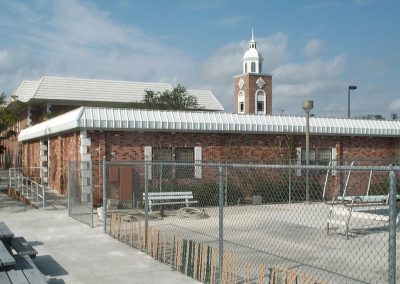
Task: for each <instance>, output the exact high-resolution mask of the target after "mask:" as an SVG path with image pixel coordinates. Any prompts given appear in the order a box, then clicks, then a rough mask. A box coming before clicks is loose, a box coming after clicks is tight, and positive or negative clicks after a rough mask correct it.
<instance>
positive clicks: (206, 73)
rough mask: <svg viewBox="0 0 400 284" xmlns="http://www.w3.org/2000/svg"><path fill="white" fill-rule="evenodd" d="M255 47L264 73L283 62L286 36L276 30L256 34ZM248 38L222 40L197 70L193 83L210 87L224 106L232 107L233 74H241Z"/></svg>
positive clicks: (285, 55) (285, 57)
mask: <svg viewBox="0 0 400 284" xmlns="http://www.w3.org/2000/svg"><path fill="white" fill-rule="evenodd" d="M256 40H257V49H258V50H259V51H260V52H261V54H262V55H263V58H264V63H263V64H264V67H263V70H264V71H265V72H266V73H270V72H269V71H271V70H272V68H275V67H277V66H279V65H280V64H283V62H285V60H287V58H288V50H287V41H288V37H287V36H286V35H285V34H283V33H276V34H273V35H271V36H268V37H259V38H256ZM248 45H249V41H248V40H243V41H240V42H234V43H229V44H226V45H224V46H222V47H220V48H218V49H217V50H215V51H214V52H213V53H212V54H211V55H210V56H209V57H208V58H207V59H206V60H205V62H204V63H203V64H201V67H200V69H199V70H198V72H199V76H198V77H197V81H196V82H194V84H198V85H197V87H203V88H212V91H213V93H214V94H215V95H216V96H217V98H218V99H219V100H220V101H221V103H223V104H224V106H225V110H226V111H228V112H230V111H232V110H233V100H232V99H233V77H234V76H235V75H240V74H242V62H243V54H244V53H245V51H246V50H247V49H248V48H249V46H248Z"/></svg>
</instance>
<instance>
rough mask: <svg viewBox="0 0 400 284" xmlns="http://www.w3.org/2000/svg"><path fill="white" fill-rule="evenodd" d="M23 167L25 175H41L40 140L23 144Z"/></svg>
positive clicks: (32, 176) (33, 176) (36, 176)
mask: <svg viewBox="0 0 400 284" xmlns="http://www.w3.org/2000/svg"><path fill="white" fill-rule="evenodd" d="M22 167H23V170H24V175H25V176H27V177H31V178H38V177H40V168H39V167H40V142H39V141H32V142H30V143H25V144H23V146H22Z"/></svg>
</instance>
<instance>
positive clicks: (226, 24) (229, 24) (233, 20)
mask: <svg viewBox="0 0 400 284" xmlns="http://www.w3.org/2000/svg"><path fill="white" fill-rule="evenodd" d="M246 18H247V17H246V16H244V15H234V16H229V17H224V18H219V19H218V20H215V21H213V24H214V25H216V26H217V27H220V28H233V27H236V26H238V25H239V24H240V23H242V22H244V21H245V20H246Z"/></svg>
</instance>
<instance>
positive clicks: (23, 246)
mask: <svg viewBox="0 0 400 284" xmlns="http://www.w3.org/2000/svg"><path fill="white" fill-rule="evenodd" d="M11 246H12V247H13V248H14V249H15V251H16V252H17V254H18V255H29V256H31V257H36V255H37V254H38V252H37V251H36V250H35V249H34V248H33V247H32V246H31V245H30V244H28V242H27V241H26V240H25V238H24V237H18V238H13V239H12V240H11Z"/></svg>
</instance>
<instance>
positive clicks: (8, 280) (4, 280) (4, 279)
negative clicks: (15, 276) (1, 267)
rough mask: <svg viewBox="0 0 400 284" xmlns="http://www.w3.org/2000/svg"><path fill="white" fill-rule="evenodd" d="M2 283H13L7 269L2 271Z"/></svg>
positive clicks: (0, 278) (0, 279)
mask: <svg viewBox="0 0 400 284" xmlns="http://www.w3.org/2000/svg"><path fill="white" fill-rule="evenodd" d="M0 283H1V284H11V281H10V278H8V276H7V273H6V272H5V271H2V272H0Z"/></svg>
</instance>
